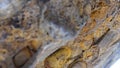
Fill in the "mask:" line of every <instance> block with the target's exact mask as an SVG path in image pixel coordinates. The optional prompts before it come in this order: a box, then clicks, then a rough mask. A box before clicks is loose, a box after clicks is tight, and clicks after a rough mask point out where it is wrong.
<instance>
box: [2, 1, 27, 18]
mask: <svg viewBox="0 0 120 68" xmlns="http://www.w3.org/2000/svg"><path fill="white" fill-rule="evenodd" d="M25 2H26V0H0V20H3V19H6V18H9V17H11V16H12V15H13V14H15V13H16V12H17V11H18V10H20V9H21V8H22V7H23V5H24V3H25Z"/></svg>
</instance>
